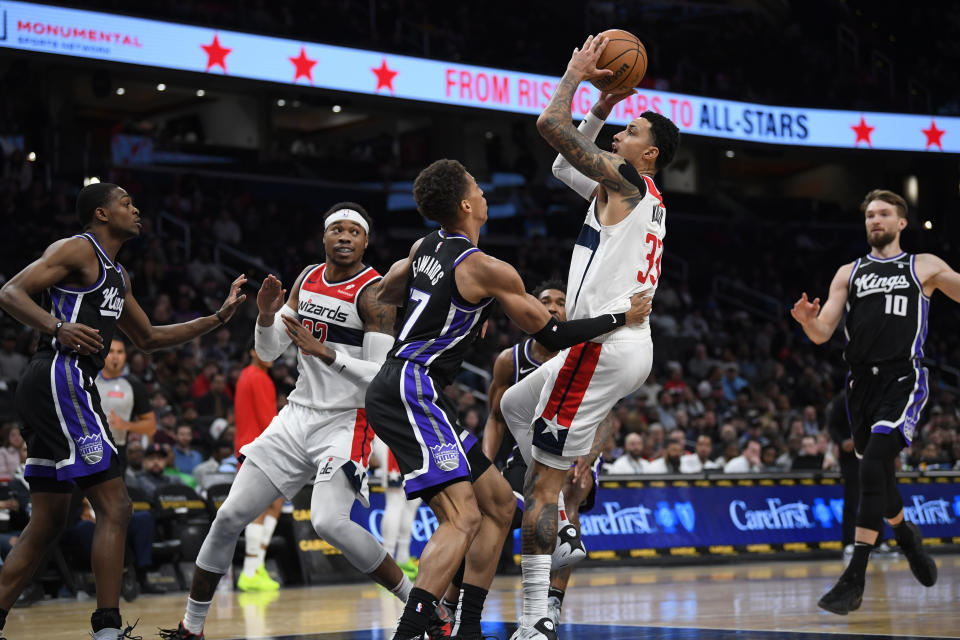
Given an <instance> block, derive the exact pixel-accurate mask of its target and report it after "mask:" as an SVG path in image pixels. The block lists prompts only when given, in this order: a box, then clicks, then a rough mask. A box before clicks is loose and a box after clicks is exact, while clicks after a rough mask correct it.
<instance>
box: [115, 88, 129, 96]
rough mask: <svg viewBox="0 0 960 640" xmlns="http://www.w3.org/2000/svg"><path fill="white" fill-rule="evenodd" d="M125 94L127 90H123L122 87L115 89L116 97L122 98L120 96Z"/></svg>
mask: <svg viewBox="0 0 960 640" xmlns="http://www.w3.org/2000/svg"><path fill="white" fill-rule="evenodd" d="M126 92H127V90H126V89H124V88H123V87H117V95H118V96H122V95H123V94H125V93H126Z"/></svg>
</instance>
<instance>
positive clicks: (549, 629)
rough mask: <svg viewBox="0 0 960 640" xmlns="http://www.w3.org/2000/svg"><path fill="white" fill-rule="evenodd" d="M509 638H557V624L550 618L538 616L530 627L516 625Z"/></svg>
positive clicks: (550, 639)
mask: <svg viewBox="0 0 960 640" xmlns="http://www.w3.org/2000/svg"><path fill="white" fill-rule="evenodd" d="M510 640H557V626H556V625H555V624H553V620H551V619H550V618H540V619H539V620H537V624H535V625H533V626H532V627H522V626H521V627H517V630H516V631H514V632H513V635H512V636H510Z"/></svg>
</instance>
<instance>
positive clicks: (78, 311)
mask: <svg viewBox="0 0 960 640" xmlns="http://www.w3.org/2000/svg"><path fill="white" fill-rule="evenodd" d="M74 237H75V238H84V239H86V240H87V241H88V242H90V244H92V245H93V249H94V252H95V253H96V255H97V260H98V261H99V262H100V276H99V277H98V278H97V282H96V283H95V284H94V285H93V286H90V287H87V288H83V289H80V288H72V287H66V286H63V285H54V286H52V287H50V288H49V289H45V290H44V292H43V295H42V299H41V302H40V306H41V307H43V308H45V309H49V310H50V313H51V314H53V315H54V316H56V317H57V318H58V319H59V320H61V321H63V322H79V323H80V324H85V325H87V326H88V327H90V328H91V329H97V330H98V331H100V338H102V339H103V349H101V350H100V351H97V352H96V353H90V354H84V355H78V356H76V360H77V364H78V365H79V366H80V368H81V369H82V370H83V372H84V373H85V374H87V375H89V376H91V377H94V376H96V375H97V373H98V372H99V371H100V370H101V369H103V362H104V359H105V358H106V356H107V353H108V352H109V349H110V341H111V340H112V339H113V334H114V331H115V330H116V327H117V319H118V318H119V317H120V314H121V313H123V301H124V299H125V298H126V295H127V283H126V281H125V280H124V277H123V271H121V269H120V265H119V264H114V263H113V262H112V261H111V260H110V258H109V257H108V256H107V254H106V252H105V251H104V250H103V247H101V246H100V244H99V243H98V242H97V239H96V238H95V237H94V236H93V234H91V233H84V234H81V235H79V236H74ZM75 346H76V345H64V344H61V343H60V341H59V340H57V339H56V338H54V337H53V336H46V335H45V336H42V337H41V339H40V343H39V344H38V345H37V352H36V353H35V354H34V358H50V357H52V356H53V355H54V354H55V352H57V351H60V352H63V353H67V354H73V353H74V351H73V348H74V347H75Z"/></svg>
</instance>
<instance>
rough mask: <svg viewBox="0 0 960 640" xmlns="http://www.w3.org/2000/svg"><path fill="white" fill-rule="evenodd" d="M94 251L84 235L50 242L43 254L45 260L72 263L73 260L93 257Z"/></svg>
mask: <svg viewBox="0 0 960 640" xmlns="http://www.w3.org/2000/svg"><path fill="white" fill-rule="evenodd" d="M95 255H96V249H94V248H93V243H92V242H90V240H88V239H87V237H86V236H84V235H76V236H70V237H68V238H60V239H59V240H56V241H55V242H52V243H51V244H50V245H49V246H47V248H46V249H45V250H44V252H43V256H44V257H45V258H53V259H59V260H64V261H73V260H75V259H84V258H90V257H95Z"/></svg>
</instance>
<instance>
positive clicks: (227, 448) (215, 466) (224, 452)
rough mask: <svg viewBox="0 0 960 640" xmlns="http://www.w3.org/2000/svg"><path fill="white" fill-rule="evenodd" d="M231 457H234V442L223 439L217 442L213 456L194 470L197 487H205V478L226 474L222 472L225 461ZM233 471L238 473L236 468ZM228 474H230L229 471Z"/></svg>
mask: <svg viewBox="0 0 960 640" xmlns="http://www.w3.org/2000/svg"><path fill="white" fill-rule="evenodd" d="M231 457H233V442H232V441H231V440H226V439H223V438H221V439H220V440H217V442H216V444H215V445H214V447H213V454H211V456H210V457H209V458H207V459H206V460H205V461H203V462H201V463H200V464H198V465H197V466H196V467H194V468H193V478H194V480H196V481H197V485H198V486H200V487H203V486H204V484H203V478H204V476H208V475H210V474H213V473H224V472H223V471H221V468H222V466H223V461H224V460H226V459H228V458H231ZM233 471H236V466H234V467H233ZM227 473H230V472H229V471H228V472H227Z"/></svg>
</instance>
